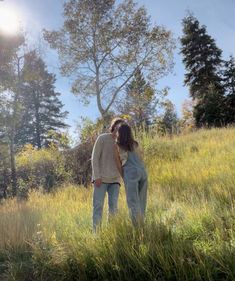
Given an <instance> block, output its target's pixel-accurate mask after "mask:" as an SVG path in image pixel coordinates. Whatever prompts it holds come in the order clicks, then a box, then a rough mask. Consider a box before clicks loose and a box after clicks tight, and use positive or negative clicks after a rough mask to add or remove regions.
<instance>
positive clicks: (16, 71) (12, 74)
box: [0, 33, 24, 195]
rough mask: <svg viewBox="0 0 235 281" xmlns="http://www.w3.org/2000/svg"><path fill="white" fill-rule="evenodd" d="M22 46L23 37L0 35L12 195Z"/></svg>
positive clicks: (1, 84)
mask: <svg viewBox="0 0 235 281" xmlns="http://www.w3.org/2000/svg"><path fill="white" fill-rule="evenodd" d="M23 44H24V36H22V34H20V33H19V34H16V35H15V36H12V37H7V36H5V35H3V34H2V33H0V90H1V93H0V94H1V98H2V99H3V100H4V103H3V104H1V113H2V116H3V122H2V123H3V127H2V129H1V130H2V137H3V138H4V139H7V143H8V145H9V150H10V163H11V182H12V194H13V195H16V193H17V177H16V164H15V153H16V148H15V143H16V127H17V124H18V123H19V121H20V113H21V112H20V104H19V96H20V92H21V73H20V68H21V59H22V58H23V57H22V56H20V55H19V50H20V49H21V48H22V46H23Z"/></svg>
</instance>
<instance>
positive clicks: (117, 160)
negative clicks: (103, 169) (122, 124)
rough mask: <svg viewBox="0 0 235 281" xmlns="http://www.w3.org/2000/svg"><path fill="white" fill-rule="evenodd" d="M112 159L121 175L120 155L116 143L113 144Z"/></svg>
mask: <svg viewBox="0 0 235 281" xmlns="http://www.w3.org/2000/svg"><path fill="white" fill-rule="evenodd" d="M114 159H115V162H116V165H117V168H118V171H119V173H120V175H121V177H123V169H122V163H121V159H120V155H119V151H118V146H117V144H114Z"/></svg>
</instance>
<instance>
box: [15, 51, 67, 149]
mask: <svg viewBox="0 0 235 281" xmlns="http://www.w3.org/2000/svg"><path fill="white" fill-rule="evenodd" d="M55 82H56V78H55V75H54V74H51V73H49V72H48V71H47V69H46V65H45V63H44V61H43V60H42V59H41V58H40V57H39V56H38V55H37V53H36V51H31V52H29V53H28V54H26V55H25V61H24V67H23V91H22V95H21V99H22V104H23V107H24V115H23V120H22V124H21V126H20V128H18V134H17V139H18V143H19V144H21V145H22V144H25V143H31V144H32V145H34V146H37V147H38V148H41V147H42V146H45V145H47V144H48V142H50V135H51V131H57V130H58V129H60V128H66V127H67V125H66V124H65V123H64V118H65V117H66V115H67V112H63V111H62V108H63V104H62V102H61V101H60V100H59V96H60V93H58V92H56V91H55V85H54V84H55Z"/></svg>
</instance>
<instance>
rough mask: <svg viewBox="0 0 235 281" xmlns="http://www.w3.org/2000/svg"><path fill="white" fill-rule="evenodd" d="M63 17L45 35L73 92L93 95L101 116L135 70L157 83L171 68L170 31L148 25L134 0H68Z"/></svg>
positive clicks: (144, 11) (86, 95) (106, 111)
mask: <svg viewBox="0 0 235 281" xmlns="http://www.w3.org/2000/svg"><path fill="white" fill-rule="evenodd" d="M64 18H65V21H64V25H63V27H62V28H61V29H60V30H59V31H46V30H44V38H45V39H46V40H47V41H48V42H49V44H50V46H51V47H52V48H54V49H56V50H57V51H58V54H59V57H60V61H61V72H62V74H63V75H65V76H71V77H72V78H73V80H74V81H73V85H72V92H73V93H74V94H76V95H79V96H80V97H82V99H83V101H84V102H88V101H89V98H91V97H95V98H96V101H97V106H98V109H99V112H100V114H101V116H102V117H103V118H104V119H105V117H106V115H107V114H108V112H109V111H110V109H111V107H112V105H113V103H114V101H115V100H116V98H117V96H118V95H119V94H120V93H123V91H124V88H125V86H126V85H127V83H128V82H129V81H130V80H131V78H132V77H133V75H134V73H135V72H136V70H137V69H138V68H139V69H140V70H141V71H143V72H144V73H145V75H146V76H147V77H148V79H152V80H155V81H156V80H157V79H158V78H159V77H161V76H163V75H164V74H166V73H167V72H168V71H169V70H170V69H171V67H172V49H173V48H174V41H173V39H172V35H171V32H169V31H167V30H165V29H164V28H163V27H159V26H156V25H155V26H153V27H150V26H151V23H150V18H149V16H148V15H147V12H146V10H145V8H144V7H140V8H137V5H136V4H135V3H134V2H133V0H126V1H124V2H122V3H120V4H118V5H115V0H69V1H67V2H66V3H65V5H64Z"/></svg>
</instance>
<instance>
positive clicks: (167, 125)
mask: <svg viewBox="0 0 235 281" xmlns="http://www.w3.org/2000/svg"><path fill="white" fill-rule="evenodd" d="M163 106H164V112H163V114H162V115H161V116H159V117H158V118H157V128H158V131H161V132H162V133H163V134H169V135H172V134H176V133H178V117H177V113H176V110H175V106H174V104H173V103H172V102H171V101H170V100H166V101H165V102H164V103H163Z"/></svg>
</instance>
